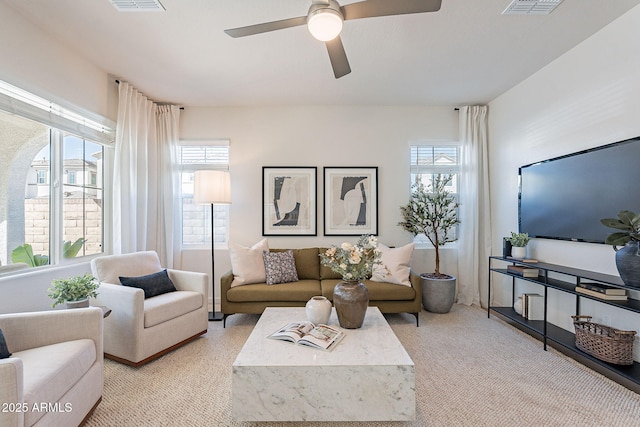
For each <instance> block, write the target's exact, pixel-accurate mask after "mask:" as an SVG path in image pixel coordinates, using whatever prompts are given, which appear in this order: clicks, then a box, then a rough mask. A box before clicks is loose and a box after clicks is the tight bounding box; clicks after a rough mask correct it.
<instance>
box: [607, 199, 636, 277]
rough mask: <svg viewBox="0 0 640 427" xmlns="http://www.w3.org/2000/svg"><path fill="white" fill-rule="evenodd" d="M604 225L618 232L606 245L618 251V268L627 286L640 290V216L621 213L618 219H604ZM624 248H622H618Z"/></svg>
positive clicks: (612, 235) (630, 212) (609, 237)
mask: <svg viewBox="0 0 640 427" xmlns="http://www.w3.org/2000/svg"><path fill="white" fill-rule="evenodd" d="M600 222H601V223H602V225H604V226H605V227H610V228H613V229H615V230H617V231H616V232H615V233H611V234H610V235H608V236H607V239H606V240H605V243H607V244H609V245H612V246H613V249H614V250H615V251H616V267H617V269H618V273H620V278H621V279H622V281H623V282H624V284H625V285H627V286H632V287H634V288H640V214H636V213H634V212H632V211H620V212H619V213H618V218H604V219H602V220H600ZM618 246H622V248H618Z"/></svg>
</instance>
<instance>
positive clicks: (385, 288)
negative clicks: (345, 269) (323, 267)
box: [320, 279, 416, 301]
mask: <svg viewBox="0 0 640 427" xmlns="http://www.w3.org/2000/svg"><path fill="white" fill-rule="evenodd" d="M341 281H342V280H341V279H327V280H323V281H321V282H320V284H321V286H322V296H324V297H327V298H328V299H330V300H331V301H333V288H334V287H335V286H336V285H337V284H338V282H341ZM363 283H364V284H365V285H366V287H367V289H368V290H369V301H413V300H414V299H415V298H416V291H415V289H414V288H413V287H412V286H398V285H395V284H392V283H382V282H373V281H371V280H365V281H364V282H363Z"/></svg>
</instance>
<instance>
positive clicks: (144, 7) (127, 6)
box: [110, 0, 165, 12]
mask: <svg viewBox="0 0 640 427" xmlns="http://www.w3.org/2000/svg"><path fill="white" fill-rule="evenodd" d="M110 1H111V4H112V5H113V7H115V8H116V9H118V11H119V12H164V11H165V8H164V7H163V6H162V4H161V3H160V1H159V0H110Z"/></svg>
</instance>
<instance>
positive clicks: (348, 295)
mask: <svg viewBox="0 0 640 427" xmlns="http://www.w3.org/2000/svg"><path fill="white" fill-rule="evenodd" d="M333 306H334V307H335V308H336V314H337V315H338V322H339V323H340V326H341V327H343V328H345V329H358V328H360V327H362V323H363V322H364V316H365V314H367V307H368V306H369V290H368V289H367V287H366V286H365V285H364V283H362V282H359V281H346V282H340V283H338V284H337V285H336V286H335V288H333Z"/></svg>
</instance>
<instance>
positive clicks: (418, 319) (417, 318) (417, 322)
mask: <svg viewBox="0 0 640 427" xmlns="http://www.w3.org/2000/svg"><path fill="white" fill-rule="evenodd" d="M411 314H413V315H414V316H416V328H417V327H419V326H420V324H419V321H420V318H419V317H418V315H419V314H420V313H411Z"/></svg>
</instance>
